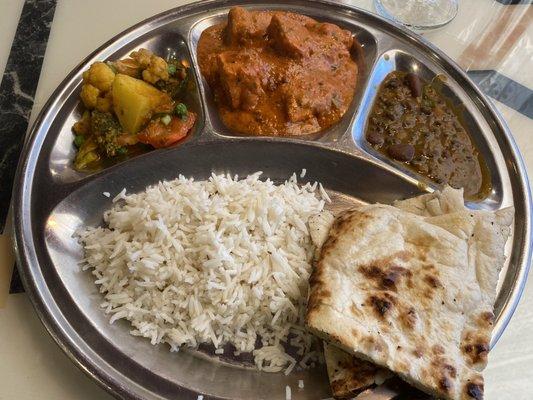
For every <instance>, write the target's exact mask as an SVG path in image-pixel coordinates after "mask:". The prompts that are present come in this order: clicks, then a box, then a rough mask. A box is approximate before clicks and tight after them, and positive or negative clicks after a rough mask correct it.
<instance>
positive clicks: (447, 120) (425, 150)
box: [366, 71, 491, 200]
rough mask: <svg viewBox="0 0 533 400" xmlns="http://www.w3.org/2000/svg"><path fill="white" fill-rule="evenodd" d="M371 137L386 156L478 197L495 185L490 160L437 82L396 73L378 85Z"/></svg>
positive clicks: (369, 129)
mask: <svg viewBox="0 0 533 400" xmlns="http://www.w3.org/2000/svg"><path fill="white" fill-rule="evenodd" d="M366 139H367V141H368V142H369V143H370V144H371V145H372V147H373V148H375V149H376V150H378V151H380V152H381V153H383V154H385V155H386V156H388V157H390V158H392V159H394V160H397V161H400V162H403V163H405V164H406V165H407V166H408V167H409V168H411V169H412V170H414V171H416V172H417V173H419V174H421V175H424V176H426V177H428V178H430V179H431V180H432V181H434V182H435V183H437V184H439V185H445V184H447V185H450V186H452V187H454V188H457V189H459V188H463V189H464V195H465V198H467V199H469V200H479V199H482V198H484V197H486V195H487V194H488V192H489V191H490V188H491V182H490V177H489V173H488V168H487V165H486V163H485V160H484V159H483V157H482V156H481V154H480V153H479V151H478V150H477V148H476V146H475V144H474V143H473V142H472V140H471V139H470V136H469V135H468V134H467V132H466V130H465V129H464V127H463V126H462V124H461V122H460V121H459V118H458V117H457V115H456V114H455V113H454V111H453V109H452V107H451V105H450V104H448V102H447V101H446V99H445V98H444V97H443V96H442V95H441V94H440V93H439V90H437V88H436V87H435V84H433V83H431V82H424V81H423V80H422V79H421V78H420V77H419V76H418V75H415V74H413V73H405V72H399V71H396V72H392V73H390V74H389V75H387V77H386V78H385V80H384V82H383V84H382V85H381V86H380V88H379V92H378V97H377V99H376V102H375V104H374V106H373V108H372V112H371V114H370V118H369V121H368V127H367V131H366Z"/></svg>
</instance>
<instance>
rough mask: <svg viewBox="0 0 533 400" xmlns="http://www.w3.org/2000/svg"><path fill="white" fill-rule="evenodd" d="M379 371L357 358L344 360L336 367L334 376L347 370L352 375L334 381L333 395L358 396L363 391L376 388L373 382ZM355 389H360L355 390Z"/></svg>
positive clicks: (332, 382)
mask: <svg viewBox="0 0 533 400" xmlns="http://www.w3.org/2000/svg"><path fill="white" fill-rule="evenodd" d="M378 369H379V368H378V367H377V366H376V365H375V364H372V363H370V362H368V361H365V360H361V359H359V358H356V357H349V358H347V359H343V360H341V361H339V362H338V363H337V365H336V366H335V370H334V374H338V373H339V372H340V371H341V370H345V371H349V372H350V375H349V376H346V377H343V379H336V380H332V381H331V389H332V391H333V393H336V394H337V397H339V394H340V393H342V396H341V397H352V396H356V395H358V394H359V393H361V392H362V391H363V390H365V389H367V388H370V387H373V386H375V384H374V383H373V382H374V378H375V376H376V372H377V370H378ZM353 387H358V388H359V389H356V390H353V389H352V388H353Z"/></svg>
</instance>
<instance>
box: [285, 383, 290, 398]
mask: <svg viewBox="0 0 533 400" xmlns="http://www.w3.org/2000/svg"><path fill="white" fill-rule="evenodd" d="M291 399H292V393H291V387H290V386H289V385H287V386H285V400H291Z"/></svg>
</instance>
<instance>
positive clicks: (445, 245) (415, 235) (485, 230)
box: [307, 188, 513, 399]
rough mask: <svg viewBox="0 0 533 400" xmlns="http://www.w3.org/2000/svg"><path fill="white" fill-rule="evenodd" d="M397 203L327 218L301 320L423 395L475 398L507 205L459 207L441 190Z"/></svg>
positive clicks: (455, 195) (456, 195) (508, 219)
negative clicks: (332, 219)
mask: <svg viewBox="0 0 533 400" xmlns="http://www.w3.org/2000/svg"><path fill="white" fill-rule="evenodd" d="M397 206H398V207H401V208H402V209H407V210H409V212H406V211H403V210H401V209H398V208H396V207H392V206H386V205H368V206H361V207H358V208H357V209H355V210H351V211H349V212H346V213H344V214H342V215H341V216H340V217H339V218H337V220H336V221H335V222H334V224H333V227H332V228H331V230H330V231H329V237H328V238H327V240H326V242H325V243H324V246H323V248H322V250H321V252H320V257H319V258H318V260H317V263H316V267H315V271H314V273H313V276H312V278H311V280H310V285H311V291H310V298H309V305H308V314H307V322H308V325H309V326H310V328H311V329H313V330H314V331H315V333H317V334H318V335H319V336H321V337H323V338H324V339H326V340H328V341H331V342H332V343H334V344H335V345H336V346H339V347H340V348H342V349H343V350H345V351H347V352H349V353H350V354H353V355H355V356H357V357H358V358H361V359H364V360H368V361H371V362H373V363H375V364H377V365H379V366H382V367H385V368H388V369H390V370H391V371H393V372H395V373H397V374H398V375H399V376H401V377H402V378H403V379H405V380H406V381H408V382H410V383H411V384H413V385H414V386H416V387H419V388H420V389H422V390H424V391H426V392H428V393H430V394H432V395H435V396H439V397H442V398H447V399H472V398H473V399H481V398H482V397H483V378H482V375H481V371H482V370H483V369H484V367H485V365H486V362H487V353H488V349H489V347H488V346H489V340H490V336H491V331H492V325H493V318H494V315H493V312H492V310H493V304H494V300H495V295H496V284H497V280H498V274H499V272H500V270H501V267H502V266H503V262H504V245H505V242H506V240H507V238H508V236H509V232H510V228H509V226H510V225H511V223H512V218H513V210H512V209H506V210H501V211H498V212H490V211H471V210H468V209H466V208H465V207H464V205H463V201H462V192H461V191H458V190H454V189H450V188H449V189H446V190H445V191H444V192H443V193H436V194H431V195H424V196H421V197H418V198H415V199H411V200H407V201H404V202H398V203H397ZM311 234H312V235H313V228H312V229H311Z"/></svg>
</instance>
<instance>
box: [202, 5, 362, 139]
mask: <svg viewBox="0 0 533 400" xmlns="http://www.w3.org/2000/svg"><path fill="white" fill-rule="evenodd" d="M357 46H359V45H358V43H357V41H356V40H355V39H354V38H353V35H352V34H351V32H349V31H347V30H344V29H341V28H340V27H338V26H336V25H333V24H330V23H320V22H317V21H315V20H314V19H312V18H309V17H306V16H303V15H299V14H294V13H290V12H278V11H247V10H245V9H243V8H240V7H236V8H232V9H231V10H230V12H229V14H228V20H227V22H223V23H221V24H218V25H215V26H212V27H210V28H208V29H206V30H205V31H204V32H202V35H201V37H200V41H199V43H198V62H199V65H200V70H201V72H202V74H203V76H204V77H205V79H206V80H207V82H208V84H209V86H210V87H211V91H212V92H213V95H214V100H215V103H216V104H217V107H218V110H219V113H220V117H221V119H222V121H223V123H224V124H225V125H226V126H227V127H228V128H230V129H232V130H233V131H235V132H238V133H241V134H250V135H274V136H284V135H303V134H310V133H315V132H318V131H321V130H323V129H325V128H328V127H330V126H331V125H333V124H335V123H337V122H338V121H339V120H340V119H341V117H342V116H343V114H344V113H345V112H346V110H347V109H348V107H349V105H350V103H351V101H352V99H353V95H354V91H355V87H356V83H357V72H358V70H357V64H356V62H355V61H354V59H353V57H352V53H353V54H357V53H355V52H354V51H357V50H358V47H357Z"/></svg>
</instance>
